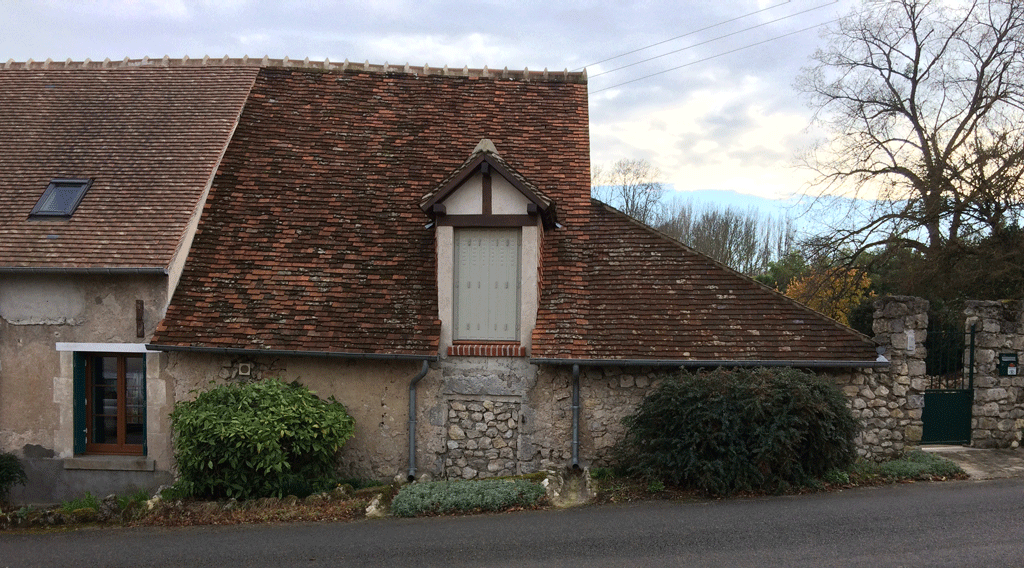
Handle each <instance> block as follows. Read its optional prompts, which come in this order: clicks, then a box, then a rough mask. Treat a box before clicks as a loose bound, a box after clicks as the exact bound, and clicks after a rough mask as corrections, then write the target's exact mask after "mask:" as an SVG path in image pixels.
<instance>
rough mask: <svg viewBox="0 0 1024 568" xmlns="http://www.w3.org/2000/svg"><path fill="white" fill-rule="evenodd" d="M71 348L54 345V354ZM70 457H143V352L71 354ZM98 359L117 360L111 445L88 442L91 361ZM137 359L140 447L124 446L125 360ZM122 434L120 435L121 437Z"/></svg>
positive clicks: (145, 429) (145, 437)
mask: <svg viewBox="0 0 1024 568" xmlns="http://www.w3.org/2000/svg"><path fill="white" fill-rule="evenodd" d="M69 345H74V344H58V350H64V349H61V347H62V346H64V347H67V346H69ZM82 345H84V346H88V345H95V346H96V347H102V346H104V345H111V346H115V347H119V346H118V345H114V344H82ZM73 356H74V362H73V365H74V384H73V386H74V389H73V390H74V405H73V414H74V416H73V418H74V440H73V441H74V453H75V455H126V456H145V455H146V454H147V452H148V446H147V440H148V423H147V420H148V411H149V409H148V403H147V399H146V360H147V358H146V355H145V352H144V351H137V350H135V349H124V350H120V349H118V350H114V351H75V352H74V354H73ZM100 357H114V358H116V359H117V361H118V362H117V368H118V371H117V373H118V378H117V379H118V389H119V392H118V414H117V417H118V426H117V428H118V439H117V440H116V443H114V444H105V443H94V442H92V441H91V440H92V426H93V422H92V418H93V414H92V412H93V389H92V386H93V384H92V383H93V377H92V372H93V369H94V365H95V363H94V361H95V359H96V358H100ZM128 358H135V359H140V360H141V361H140V362H141V366H140V372H141V377H140V378H141V383H142V384H141V385H139V388H140V389H141V393H140V395H141V400H140V404H139V406H140V407H141V414H142V415H141V425H142V443H141V444H129V443H127V422H126V421H127V408H126V406H127V398H126V396H125V392H124V389H126V388H127V381H128V377H127V374H126V373H125V370H126V366H127V359H128ZM122 434H124V435H123V436H122Z"/></svg>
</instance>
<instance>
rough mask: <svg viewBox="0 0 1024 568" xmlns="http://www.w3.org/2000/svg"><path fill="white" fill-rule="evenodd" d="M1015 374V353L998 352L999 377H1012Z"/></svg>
mask: <svg viewBox="0 0 1024 568" xmlns="http://www.w3.org/2000/svg"><path fill="white" fill-rule="evenodd" d="M1016 375H1017V354H1016V353H1000V354H999V376H1000V377H1012V376H1016Z"/></svg>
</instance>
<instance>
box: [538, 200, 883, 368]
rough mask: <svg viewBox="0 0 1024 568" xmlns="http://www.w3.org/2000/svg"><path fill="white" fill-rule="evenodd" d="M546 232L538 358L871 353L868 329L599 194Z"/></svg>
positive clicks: (861, 357)
mask: <svg viewBox="0 0 1024 568" xmlns="http://www.w3.org/2000/svg"><path fill="white" fill-rule="evenodd" d="M578 219H580V220H582V221H583V222H582V223H581V224H578V225H576V226H572V227H567V228H566V230H564V231H555V232H553V233H550V234H549V235H547V236H546V237H545V238H546V239H547V242H546V245H547V246H546V250H545V256H544V271H545V272H544V286H543V287H542V291H541V300H540V303H541V306H540V310H539V313H538V317H537V327H536V328H535V331H534V334H533V353H532V357H533V358H534V359H578V360H588V359H589V360H595V359H597V360H605V359H633V360H655V359H662V360H681V361H682V360H690V361H723V360H724V361H749V360H753V361H862V362H863V361H874V360H875V358H876V357H877V355H876V352H875V345H874V343H873V342H871V341H870V340H869V339H868V338H867V337H865V336H863V335H860V334H859V333H857V332H855V331H853V330H851V329H849V328H847V327H845V326H842V325H840V324H839V323H837V322H835V321H833V320H831V319H828V318H826V317H825V316H822V315H821V314H818V313H817V312H814V311H812V310H811V309H809V308H807V307H805V306H803V305H801V304H799V303H797V302H794V301H793V300H790V299H789V298H786V297H785V296H782V295H781V294H778V293H777V292H774V291H772V290H770V289H768V288H766V287H764V286H762V285H760V284H758V283H757V282H755V281H753V280H752V279H750V278H747V277H745V276H743V275H741V274H738V273H736V272H734V271H732V270H730V269H728V268H726V267H724V266H722V265H721V264H718V263H717V262H715V261H713V260H711V259H710V258H708V257H706V256H704V255H702V254H700V253H697V252H695V251H693V250H692V249H690V248H688V247H686V246H683V245H682V244H680V243H678V242H677V241H675V240H673V239H671V238H669V237H667V236H665V235H663V234H661V233H658V232H657V231H655V230H653V229H651V228H649V227H646V226H644V225H642V224H640V223H638V222H636V221H634V220H632V219H630V218H629V217H627V216H626V215H624V214H622V213H620V212H618V211H616V210H614V209H612V208H610V207H608V206H606V205H604V204H601V203H600V202H597V201H594V202H592V205H591V206H590V208H589V211H588V214H586V215H585V216H583V217H582V218H581V217H578Z"/></svg>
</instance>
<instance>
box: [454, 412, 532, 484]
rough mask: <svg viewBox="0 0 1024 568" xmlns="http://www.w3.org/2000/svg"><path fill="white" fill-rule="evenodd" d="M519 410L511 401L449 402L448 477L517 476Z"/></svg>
mask: <svg viewBox="0 0 1024 568" xmlns="http://www.w3.org/2000/svg"><path fill="white" fill-rule="evenodd" d="M519 407H520V405H519V403H517V402H511V401H495V400H484V401H480V402H477V401H471V400H468V401H458V400H451V401H449V403H448V429H447V434H448V437H447V440H446V443H445V447H446V448H447V450H448V452H447V453H446V454H445V464H444V466H445V476H446V477H448V478H449V479H457V478H462V479H473V478H474V477H478V476H479V477H486V476H503V475H516V473H517V469H516V465H517V458H518V455H519V451H518V446H519Z"/></svg>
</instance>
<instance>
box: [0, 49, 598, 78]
mask: <svg viewBox="0 0 1024 568" xmlns="http://www.w3.org/2000/svg"><path fill="white" fill-rule="evenodd" d="M53 63H54V62H53V60H51V59H47V60H45V61H34V60H32V59H28V60H27V61H23V62H19V61H15V60H14V59H8V60H7V62H6V63H4V65H3V68H4V69H21V70H32V69H51V68H54V67H55V66H54V65H52V64H53ZM156 66H160V67H208V66H225V67H286V68H300V69H322V70H324V71H328V72H342V73H343V72H346V71H348V70H350V69H357V67H356V66H353V65H351V64H350V63H349V61H348V59H346V60H345V61H344V62H343V63H334V62H332V61H331V60H330V59H329V58H326V57H325V58H324V60H323V61H318V60H312V59H310V58H308V57H307V58H305V59H303V60H296V59H290V58H289V57H287V56H285V57H283V58H281V59H271V58H270V57H269V56H267V55H264V56H263V57H262V58H261V59H253V58H250V57H249V56H248V55H243V56H242V57H230V56H228V55H224V57H221V58H218V59H215V58H212V57H210V56H209V55H204V56H203V58H202V59H195V58H190V57H189V56H188V55H185V56H183V57H181V58H172V57H170V56H168V55H164V56H163V57H161V58H159V59H151V58H150V57H149V56H144V57H142V58H140V59H131V58H130V57H127V56H126V57H125V58H124V59H122V60H120V61H111V60H110V59H109V58H107V59H104V60H103V61H92V60H90V59H89V58H86V59H84V60H82V61H74V60H72V59H71V58H70V57H69V58H68V59H67V60H65V61H64V63H63V68H64V69H104V68H119V67H121V68H123V67H156ZM361 67H362V69H361V71H367V72H371V73H406V74H410V75H422V76H432V75H438V76H449V75H451V74H452V73H451V72H450V70H449V68H448V66H447V65H445V66H444V67H441V68H438V67H433V68H431V67H430V66H429V65H427V64H424V65H423V66H414V65H409V64H408V63H406V64H405V65H404V66H401V67H399V66H396V65H391V64H390V63H389V62H387V61H385V62H384V63H383V64H375V63H370V61H369V60H367V61H365V62H364V63H363V64H362V66H361ZM461 75H462V76H463V77H482V78H492V79H508V80H518V81H534V82H545V83H586V82H587V72H586V70H584V71H569V70H568V69H565V70H564V71H562V72H560V73H559V72H557V71H556V72H549V71H548V69H547V68H546V67H545V68H544V70H543V71H530V69H529V67H524V68H523V70H522V71H514V70H512V71H510V70H509V69H508V67H505V68H504V69H503V70H502V71H501V72H496V71H495V70H493V69H490V68H488V67H487V66H486V65H485V66H484V67H483V68H479V69H477V68H470V67H469V66H464V67H463V68H462V70H461Z"/></svg>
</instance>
